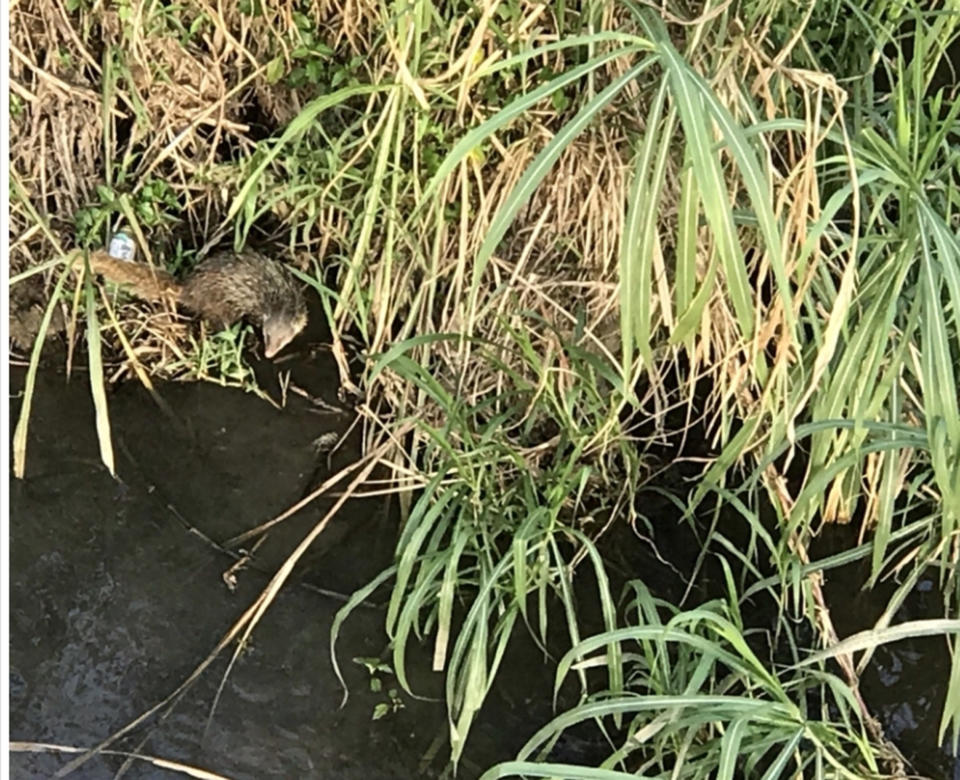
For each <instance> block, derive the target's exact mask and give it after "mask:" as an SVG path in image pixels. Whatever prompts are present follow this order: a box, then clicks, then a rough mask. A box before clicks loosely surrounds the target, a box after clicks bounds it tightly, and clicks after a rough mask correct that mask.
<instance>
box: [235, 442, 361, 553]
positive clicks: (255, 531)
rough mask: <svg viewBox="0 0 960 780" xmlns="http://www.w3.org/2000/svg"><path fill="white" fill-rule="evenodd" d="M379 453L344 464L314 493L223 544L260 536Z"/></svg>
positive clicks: (241, 541) (240, 542)
mask: <svg viewBox="0 0 960 780" xmlns="http://www.w3.org/2000/svg"><path fill="white" fill-rule="evenodd" d="M379 455H380V451H379V450H377V452H375V453H374V454H373V455H370V456H367V457H365V458H361V459H360V460H357V461H354V462H353V463H351V464H350V465H348V466H344V467H343V468H342V469H340V471H338V472H337V473H336V474H334V475H333V476H332V477H330V478H329V479H327V480H326V481H325V482H324V483H323V484H322V485H320V487H318V488H317V489H316V490H314V491H313V492H312V493H310V494H309V495H307V496H306V497H305V498H302V499H300V500H299V501H298V502H297V503H296V504H294V505H293V506H291V507H290V508H289V509H287V510H285V511H284V512H281V513H280V514H279V515H277V516H276V517H275V518H273V519H272V520H267V522H265V523H261V524H260V525H258V526H257V527H256V528H251V529H250V530H249V531H244V532H243V533H242V534H238V535H237V536H233V537H231V538H230V539H227V540H226V541H225V542H224V543H223V546H224V547H225V548H226V549H230V548H231V547H236V546H237V545H238V544H243V543H244V542H245V541H247V540H248V539H251V538H253V537H254V536H259V535H260V534H262V533H266V532H267V531H269V530H270V529H271V528H273V526H275V525H277V523H282V522H283V521H284V520H286V519H287V518H288V517H290V516H291V515H294V514H296V513H297V512H299V511H300V510H301V509H303V508H304V507H305V506H306V505H307V504H309V503H310V502H311V501H313V500H315V499H317V498H319V497H320V496H321V495H323V494H324V493H326V492H327V490H329V489H330V488H332V487H333V486H334V485H336V484H337V483H338V482H339V481H340V480H341V479H343V478H344V477H345V476H347V474H349V473H350V472H352V471H355V470H356V469H358V468H359V467H360V466H361V465H363V464H364V463H365V462H366V461H368V460H369V459H370V458H371V457H379ZM347 490H348V491H349V488H347Z"/></svg>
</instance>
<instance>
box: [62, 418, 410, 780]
mask: <svg viewBox="0 0 960 780" xmlns="http://www.w3.org/2000/svg"><path fill="white" fill-rule="evenodd" d="M406 427H410V425H409V424H408V426H406ZM392 445H393V442H392V441H387V442H384V444H382V445H381V446H380V447H378V448H377V449H376V450H374V451H373V452H371V453H370V454H369V455H366V456H364V457H363V458H361V459H360V460H359V461H358V462H357V463H355V464H352V465H351V466H349V467H347V468H345V469H343V470H342V471H341V472H340V475H338V476H342V475H344V474H346V473H349V471H350V470H352V469H354V468H356V467H357V466H358V465H360V464H361V463H364V462H365V461H366V462H367V466H366V468H365V469H364V470H363V472H362V474H361V475H360V476H359V477H357V478H356V479H355V480H354V481H353V482H352V483H351V485H350V487H354V486H355V485H356V484H359V483H360V482H361V481H362V480H363V479H364V478H365V477H366V476H367V475H368V474H369V473H370V472H371V471H372V470H373V467H374V466H375V465H376V464H377V462H378V461H379V459H380V457H381V456H382V455H383V454H384V453H385V452H386V451H387V449H388V448H389V447H390V446H392ZM328 482H329V480H328ZM319 494H320V491H319V490H317V491H314V492H313V493H312V494H311V495H310V496H308V497H307V498H306V499H304V500H303V501H300V502H298V503H297V504H296V505H295V508H294V509H290V510H287V512H284V513H283V515H280V518H283V517H285V516H289V515H290V514H292V512H293V511H296V509H299V508H302V507H303V506H304V505H305V504H306V503H308V501H310V500H312V499H313V498H315V497H316V496H317V495H319ZM348 497H349V492H348V494H345V495H344V496H343V498H342V499H340V500H339V501H337V503H336V504H335V505H334V506H333V507H332V508H331V509H330V511H329V512H328V513H327V514H326V515H325V516H324V518H323V519H322V520H321V521H320V522H319V523H318V524H317V525H316V526H315V527H314V529H313V530H312V531H311V532H310V533H309V534H308V535H307V537H306V538H305V539H304V541H303V542H301V544H300V546H299V547H297V549H296V550H294V552H293V553H292V554H291V556H290V558H288V559H287V562H286V563H284V565H283V566H281V567H280V570H279V571H278V572H277V574H276V575H274V577H273V579H272V580H271V581H270V583H269V584H268V585H267V587H266V588H265V589H264V590H263V592H262V593H261V594H260V596H259V597H258V598H257V600H256V601H255V602H254V603H253V604H251V605H250V606H249V607H248V608H247V609H246V611H245V612H244V613H243V615H241V616H240V618H239V620H237V622H236V623H234V624H233V626H231V627H230V630H229V631H227V633H226V634H225V635H224V636H223V638H222V639H221V640H220V641H219V642H218V643H217V646H216V647H215V648H214V649H213V651H212V652H211V653H210V654H209V655H208V656H207V657H206V658H205V659H204V660H203V661H202V662H201V663H200V665H199V666H197V668H196V669H194V670H193V672H191V674H190V676H189V677H187V678H186V679H185V680H184V681H183V682H182V683H180V685H178V686H177V688H176V689H175V690H174V691H173V693H171V694H170V695H168V696H167V697H166V698H165V699H163V700H162V701H160V702H158V703H157V704H155V705H154V706H153V707H151V708H150V709H149V710H147V711H146V712H144V713H143V714H141V715H140V716H139V717H137V718H135V719H134V720H132V721H130V723H128V724H127V725H126V726H124V727H123V728H121V729H119V730H118V731H116V732H114V733H113V734H111V735H110V736H109V737H107V738H106V739H105V740H103V742H101V743H100V744H99V745H96V746H95V747H93V748H90V749H89V750H88V751H86V752H85V753H84V754H83V755H81V756H78V757H77V758H75V759H74V760H73V761H71V762H70V763H68V764H66V765H65V766H63V767H61V768H60V770H59V771H58V772H57V773H56V774H55V775H54V777H56V778H59V777H66V776H67V775H68V774H70V773H71V772H73V771H74V770H76V769H78V768H80V767H81V766H83V765H84V764H85V763H86V762H87V761H89V760H90V759H91V758H93V757H94V756H96V755H97V754H98V753H101V752H103V751H104V750H105V749H106V748H108V747H109V746H110V745H112V744H113V743H114V742H116V741H117V740H118V739H120V737H122V736H124V735H126V734H128V733H130V732H131V731H133V729H135V728H136V727H137V726H139V725H140V724H141V723H143V722H144V721H146V720H148V719H149V718H151V717H152V716H153V715H155V714H156V713H157V712H159V711H160V710H162V709H163V708H164V707H167V706H168V705H169V708H168V710H167V712H166V713H164V715H163V716H162V717H166V716H167V715H168V714H169V713H170V711H171V710H172V708H173V705H175V704H176V703H177V701H178V700H179V699H180V697H181V696H183V694H185V693H186V692H187V690H188V689H189V688H190V686H192V685H193V683H195V682H196V681H197V680H198V679H199V678H200V675H202V674H203V673H204V672H205V671H206V669H207V667H208V666H210V664H212V663H213V662H214V660H216V658H217V656H219V655H220V653H221V652H223V650H224V648H226V647H227V646H228V645H229V644H230V643H231V642H232V641H233V640H234V639H235V638H236V637H237V635H238V634H239V633H240V632H241V631H242V630H243V628H244V626H246V625H247V624H250V631H252V630H253V626H254V625H256V623H257V621H259V619H260V617H261V616H262V615H263V612H264V611H265V610H266V608H267V607H268V606H269V605H270V603H271V602H272V601H273V598H274V596H275V595H276V590H278V589H279V587H280V586H281V585H282V584H283V582H284V581H285V580H286V578H287V576H288V575H289V572H290V571H291V570H292V569H293V564H295V563H296V561H297V560H298V559H299V558H300V556H301V555H303V552H304V550H306V548H307V547H309V545H310V544H311V543H312V542H313V541H314V539H316V537H317V536H318V535H319V534H320V532H321V531H322V530H323V529H324V528H325V527H326V525H327V523H328V522H329V521H330V519H331V518H332V517H333V515H334V514H335V513H336V511H337V510H338V509H339V508H340V507H341V506H342V505H343V504H344V503H345V502H346V500H347V498H348ZM273 522H279V519H276V520H275V521H271V523H273ZM255 530H257V529H255ZM291 561H292V562H291ZM288 564H289V567H288ZM261 606H262V608H261ZM250 631H247V632H246V633H245V634H244V636H243V639H242V640H241V642H240V645H239V647H238V652H239V650H240V649H241V648H242V647H243V643H244V642H245V641H246V640H247V638H248V637H249V636H250ZM235 658H236V656H234V660H235ZM232 664H233V660H231V666H232ZM228 671H229V670H228ZM221 688H222V684H221ZM217 695H218V696H219V691H218V693H217ZM212 714H213V713H212V712H211V717H212Z"/></svg>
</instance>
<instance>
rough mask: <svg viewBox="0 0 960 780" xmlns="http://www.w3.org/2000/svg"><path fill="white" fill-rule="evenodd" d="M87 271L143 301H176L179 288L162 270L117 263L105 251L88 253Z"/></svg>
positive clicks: (136, 264)
mask: <svg viewBox="0 0 960 780" xmlns="http://www.w3.org/2000/svg"><path fill="white" fill-rule="evenodd" d="M90 268H91V270H92V271H93V272H94V273H96V274H102V275H103V278H104V279H106V280H107V281H110V282H113V283H114V284H119V285H122V286H123V287H125V288H126V289H127V291H128V292H130V293H131V294H132V295H135V296H136V297H137V298H140V299H142V300H145V301H161V300H163V299H165V298H172V299H173V300H177V299H179V297H180V294H181V291H182V288H181V286H180V284H179V283H178V282H177V280H176V279H174V278H173V276H172V275H171V274H169V273H168V272H166V271H161V270H157V269H155V268H152V267H151V266H149V265H145V264H143V263H134V262H132V261H130V260H118V259H117V258H115V257H111V256H110V255H108V254H107V253H106V252H103V251H98V252H91V253H90Z"/></svg>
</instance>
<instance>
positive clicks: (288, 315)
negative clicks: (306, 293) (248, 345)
mask: <svg viewBox="0 0 960 780" xmlns="http://www.w3.org/2000/svg"><path fill="white" fill-rule="evenodd" d="M298 303H299V304H300V305H298V306H287V307H284V308H282V309H279V310H277V311H273V312H270V313H269V314H267V315H266V316H265V317H264V318H263V353H264V355H266V357H268V358H272V357H273V356H274V355H276V354H277V353H278V352H279V351H280V350H281V349H283V348H284V347H285V346H287V344H289V343H290V342H291V341H293V340H294V339H295V338H296V337H297V335H298V334H299V333H300V331H301V330H303V328H304V326H306V324H307V307H306V306H305V305H304V304H303V301H302V300H299V301H298Z"/></svg>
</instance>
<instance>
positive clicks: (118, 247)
mask: <svg viewBox="0 0 960 780" xmlns="http://www.w3.org/2000/svg"><path fill="white" fill-rule="evenodd" d="M108 251H109V254H110V257H115V258H117V260H128V261H131V262H132V261H133V257H134V255H135V254H136V253H137V245H136V244H135V243H133V239H132V238H130V236H128V235H127V234H126V233H114V235H113V238H111V239H110V249H109V250H108Z"/></svg>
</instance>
